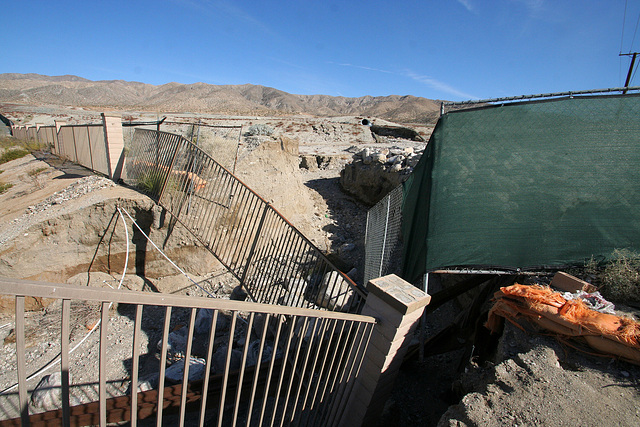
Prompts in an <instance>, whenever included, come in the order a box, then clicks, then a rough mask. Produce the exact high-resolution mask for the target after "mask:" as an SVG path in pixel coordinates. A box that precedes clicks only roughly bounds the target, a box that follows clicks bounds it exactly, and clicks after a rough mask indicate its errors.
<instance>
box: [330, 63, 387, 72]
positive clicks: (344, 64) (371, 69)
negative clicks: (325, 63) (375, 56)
mask: <svg viewBox="0 0 640 427" xmlns="http://www.w3.org/2000/svg"><path fill="white" fill-rule="evenodd" d="M329 63H330V64H335V62H329ZM338 65H340V66H342V67H352V68H359V69H361V70H367V71H377V72H378V73H386V74H396V73H394V72H393V71H387V70H381V69H379V68H371V67H365V66H362V65H354V64H348V63H342V64H338Z"/></svg>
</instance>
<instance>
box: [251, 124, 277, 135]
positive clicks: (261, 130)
mask: <svg viewBox="0 0 640 427" xmlns="http://www.w3.org/2000/svg"><path fill="white" fill-rule="evenodd" d="M273 132H274V130H273V128H272V127H271V126H267V125H264V124H255V125H251V126H249V129H248V130H247V133H246V134H245V135H246V136H256V135H265V136H271V135H273Z"/></svg>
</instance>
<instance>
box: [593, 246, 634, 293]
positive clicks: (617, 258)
mask: <svg viewBox="0 0 640 427" xmlns="http://www.w3.org/2000/svg"><path fill="white" fill-rule="evenodd" d="M599 279H600V282H601V283H602V288H601V291H602V294H603V295H604V296H605V297H607V298H609V299H611V300H613V301H620V302H640V254H637V253H634V252H631V251H629V250H626V249H616V250H615V251H614V252H613V254H612V256H611V260H610V262H608V263H607V264H606V265H605V266H604V269H603V270H602V271H601V272H600V274H599Z"/></svg>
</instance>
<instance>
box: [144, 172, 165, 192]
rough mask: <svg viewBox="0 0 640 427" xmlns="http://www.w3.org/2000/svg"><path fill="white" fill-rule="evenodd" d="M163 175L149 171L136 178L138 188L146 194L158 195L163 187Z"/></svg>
mask: <svg viewBox="0 0 640 427" xmlns="http://www.w3.org/2000/svg"><path fill="white" fill-rule="evenodd" d="M164 180H165V174H164V173H162V172H159V171H149V172H146V173H144V174H142V175H141V176H140V177H139V178H138V187H140V189H142V190H143V191H144V192H146V193H150V194H155V195H159V194H160V191H162V186H163V185H164Z"/></svg>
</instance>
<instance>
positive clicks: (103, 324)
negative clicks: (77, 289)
mask: <svg viewBox="0 0 640 427" xmlns="http://www.w3.org/2000/svg"><path fill="white" fill-rule="evenodd" d="M100 313H101V317H100V362H99V363H100V368H99V374H98V375H99V383H100V384H99V395H100V397H99V399H100V426H101V427H104V426H106V425H107V332H108V328H109V303H108V302H103V303H102V309H101V310H100Z"/></svg>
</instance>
